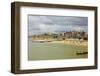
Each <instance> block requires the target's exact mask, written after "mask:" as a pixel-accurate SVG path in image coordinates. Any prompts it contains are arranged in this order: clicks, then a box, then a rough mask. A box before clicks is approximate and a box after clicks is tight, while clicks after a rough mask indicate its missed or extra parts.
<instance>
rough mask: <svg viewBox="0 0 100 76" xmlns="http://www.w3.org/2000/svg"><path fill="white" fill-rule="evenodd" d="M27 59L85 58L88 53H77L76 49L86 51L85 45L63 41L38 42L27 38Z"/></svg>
mask: <svg viewBox="0 0 100 76" xmlns="http://www.w3.org/2000/svg"><path fill="white" fill-rule="evenodd" d="M28 43H29V47H28V50H29V51H28V60H55V59H79V58H87V57H88V54H83V55H77V54H76V51H87V47H85V46H76V45H67V44H63V43H48V42H45V43H39V42H34V41H32V40H29V42H28Z"/></svg>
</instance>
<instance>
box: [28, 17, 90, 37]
mask: <svg viewBox="0 0 100 76" xmlns="http://www.w3.org/2000/svg"><path fill="white" fill-rule="evenodd" d="M87 30H88V17H75V16H53V15H52V16H50V15H48V16H46V15H28V33H29V36H30V35H36V34H43V33H49V32H52V33H61V32H66V31H67V32H68V31H85V32H87Z"/></svg>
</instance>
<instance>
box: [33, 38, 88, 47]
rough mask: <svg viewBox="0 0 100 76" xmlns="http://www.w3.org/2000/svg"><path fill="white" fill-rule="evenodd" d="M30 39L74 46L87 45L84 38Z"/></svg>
mask: <svg viewBox="0 0 100 76" xmlns="http://www.w3.org/2000/svg"><path fill="white" fill-rule="evenodd" d="M32 41H37V42H40V43H44V42H47V43H62V44H68V45H76V46H87V45H88V42H87V41H85V40H77V39H67V40H52V39H35V40H34V39H32Z"/></svg>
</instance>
